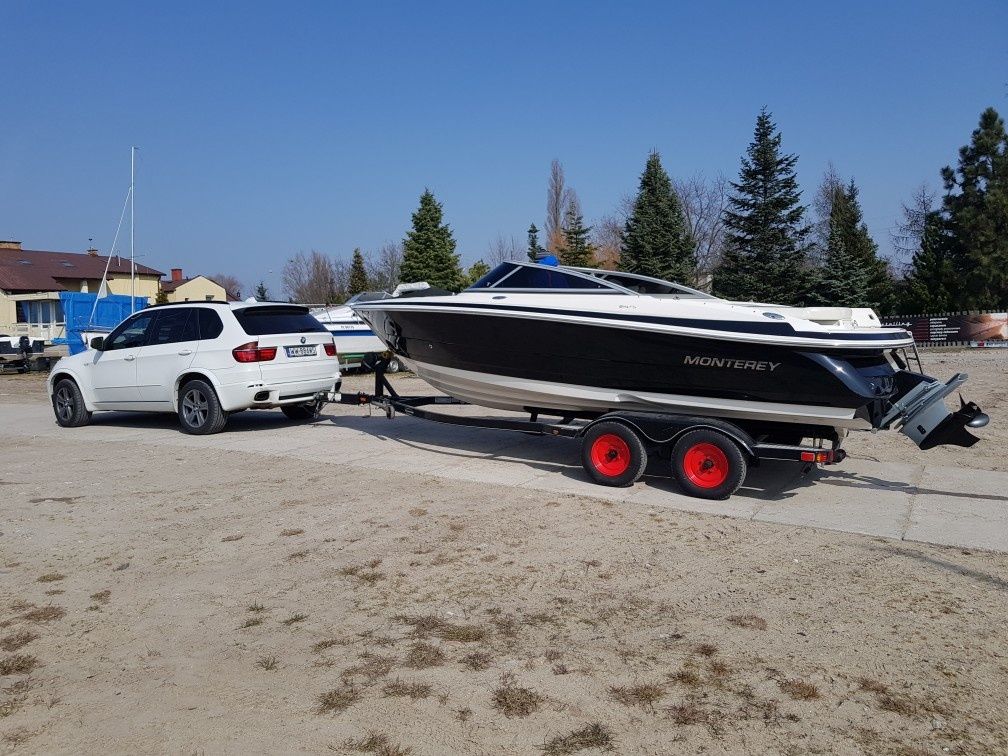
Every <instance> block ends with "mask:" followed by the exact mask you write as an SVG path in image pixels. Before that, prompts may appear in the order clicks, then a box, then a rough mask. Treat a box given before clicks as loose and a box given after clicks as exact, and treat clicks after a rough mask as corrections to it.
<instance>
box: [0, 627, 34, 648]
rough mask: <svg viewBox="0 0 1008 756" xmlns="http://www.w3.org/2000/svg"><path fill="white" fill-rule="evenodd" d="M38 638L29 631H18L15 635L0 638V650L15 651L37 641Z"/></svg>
mask: <svg viewBox="0 0 1008 756" xmlns="http://www.w3.org/2000/svg"><path fill="white" fill-rule="evenodd" d="M39 637H40V636H39V634H38V633H33V632H32V631H31V630H18V631H17V632H16V633H11V634H10V635H5V636H4V637H3V638H0V649H3V650H4V651H17V650H18V649H20V648H24V647H25V646H27V645H28V644H29V643H31V642H32V641H34V640H38V639H39Z"/></svg>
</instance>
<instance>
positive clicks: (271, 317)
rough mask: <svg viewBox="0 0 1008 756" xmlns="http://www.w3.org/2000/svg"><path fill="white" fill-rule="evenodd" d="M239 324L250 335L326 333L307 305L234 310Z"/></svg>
mask: <svg viewBox="0 0 1008 756" xmlns="http://www.w3.org/2000/svg"><path fill="white" fill-rule="evenodd" d="M234 314H235V318H237V319H238V325H240V326H241V327H242V330H243V331H245V333H247V334H248V335H249V336H267V335H271V334H277V333H314V332H316V331H321V332H323V333H325V326H324V325H322V324H321V323H319V322H318V321H317V320H316V319H315V318H314V317H312V316H311V315H310V314H308V310H307V308H305V307H293V306H284V305H280V306H277V307H246V308H244V309H241V310H235V311H234Z"/></svg>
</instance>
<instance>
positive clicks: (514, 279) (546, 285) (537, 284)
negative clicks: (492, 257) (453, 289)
mask: <svg viewBox="0 0 1008 756" xmlns="http://www.w3.org/2000/svg"><path fill="white" fill-rule="evenodd" d="M483 289H540V290H541V289H550V290H564V291H594V292H599V291H608V292H612V293H621V294H629V293H631V292H628V291H626V290H625V289H623V288H622V287H620V286H619V285H615V286H614V285H612V284H611V283H607V282H605V281H602V280H599V279H597V278H595V277H593V276H590V275H585V274H584V273H581V272H578V271H574V270H571V269H565V268H558V267H556V266H552V265H541V264H539V263H515V262H503V263H501V264H500V265H498V266H497V267H496V268H494V269H493V270H491V271H490V272H489V273H487V274H486V275H485V276H483V277H482V278H481V279H479V280H478V281H477V282H476V283H474V284H473V285H472V286H470V287H469V289H468V291H480V290H483Z"/></svg>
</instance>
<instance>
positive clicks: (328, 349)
mask: <svg viewBox="0 0 1008 756" xmlns="http://www.w3.org/2000/svg"><path fill="white" fill-rule="evenodd" d="M322 346H324V347H325V353H326V356H327V357H335V356H336V342H334V341H330V342H329V343H328V344H323V345H322Z"/></svg>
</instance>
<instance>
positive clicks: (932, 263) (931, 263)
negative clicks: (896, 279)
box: [900, 212, 961, 314]
mask: <svg viewBox="0 0 1008 756" xmlns="http://www.w3.org/2000/svg"><path fill="white" fill-rule="evenodd" d="M944 225H945V224H944V221H943V220H942V217H941V215H940V214H939V213H938V212H932V213H929V215H928V217H927V219H926V220H925V222H924V231H923V233H922V234H921V240H920V248H919V249H918V250H917V251H916V252H915V253H914V256H913V261H912V262H911V263H910V270H909V271H908V273H907V277H906V280H905V281H904V285H903V298H902V302H901V304H900V309H901V310H902V311H903V312H904V313H905V314H918V313H937V312H951V311H954V310H958V309H959V308H960V306H961V304H960V295H961V287H960V284H959V276H958V274H957V271H956V266H955V264H954V262H955V261H954V257H955V254H954V253H953V252H952V251H951V248H952V241H953V240H952V239H951V237H950V236H949V234H948V232H947V231H946V229H945V228H944Z"/></svg>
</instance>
